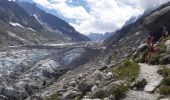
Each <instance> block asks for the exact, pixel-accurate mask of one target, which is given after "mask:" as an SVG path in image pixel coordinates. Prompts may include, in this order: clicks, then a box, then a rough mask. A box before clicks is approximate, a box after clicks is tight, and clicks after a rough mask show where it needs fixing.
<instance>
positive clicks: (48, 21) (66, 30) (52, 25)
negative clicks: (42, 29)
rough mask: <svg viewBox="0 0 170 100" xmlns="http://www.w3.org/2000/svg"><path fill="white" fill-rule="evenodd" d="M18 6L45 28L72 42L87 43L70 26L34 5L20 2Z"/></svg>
mask: <svg viewBox="0 0 170 100" xmlns="http://www.w3.org/2000/svg"><path fill="white" fill-rule="evenodd" d="M19 5H20V6H21V7H22V8H23V9H25V10H26V11H27V12H28V13H29V15H31V16H35V17H36V18H37V20H38V21H39V22H40V23H41V24H42V25H44V26H46V27H47V28H49V29H51V30H54V31H56V32H60V34H63V35H65V36H68V38H70V39H71V40H72V41H77V42H78V41H89V40H90V39H89V38H88V37H86V36H84V35H83V34H80V33H79V32H77V31H76V30H75V29H74V28H73V27H72V26H70V25H69V24H68V23H67V22H65V21H64V20H62V19H60V18H58V17H56V16H54V15H52V14H49V13H46V12H45V11H43V10H41V9H40V8H38V7H37V6H36V5H35V4H31V3H27V2H21V3H19ZM30 8H31V9H30Z"/></svg>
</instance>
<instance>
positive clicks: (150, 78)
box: [124, 64, 163, 100]
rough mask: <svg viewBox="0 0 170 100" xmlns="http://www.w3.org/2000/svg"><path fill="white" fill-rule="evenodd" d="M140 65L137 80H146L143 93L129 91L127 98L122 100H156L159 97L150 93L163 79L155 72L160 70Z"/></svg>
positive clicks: (153, 66)
mask: <svg viewBox="0 0 170 100" xmlns="http://www.w3.org/2000/svg"><path fill="white" fill-rule="evenodd" d="M139 65H140V74H139V77H138V79H142V78H145V79H146V80H147V82H148V83H147V85H146V86H145V88H144V91H133V90H130V91H129V92H128V93H127V97H126V98H125V99H124V100H157V99H158V97H159V94H158V93H156V92H155V93H150V92H151V91H153V90H154V89H155V88H156V87H157V86H158V85H159V84H160V82H161V80H162V79H163V77H162V76H160V75H159V74H158V73H157V71H158V70H159V69H160V68H161V67H160V66H156V65H147V64H139Z"/></svg>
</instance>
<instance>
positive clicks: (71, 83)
mask: <svg viewBox="0 0 170 100" xmlns="http://www.w3.org/2000/svg"><path fill="white" fill-rule="evenodd" d="M68 84H69V85H70V86H73V87H75V86H76V85H77V82H76V81H75V80H72V81H70V82H69V83H68Z"/></svg>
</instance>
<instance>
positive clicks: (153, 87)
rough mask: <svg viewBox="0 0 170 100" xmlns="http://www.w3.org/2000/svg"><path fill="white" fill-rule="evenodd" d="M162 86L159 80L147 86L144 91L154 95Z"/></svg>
mask: <svg viewBox="0 0 170 100" xmlns="http://www.w3.org/2000/svg"><path fill="white" fill-rule="evenodd" d="M160 84H161V81H160V80H158V81H156V82H153V83H150V84H148V85H146V86H145V88H144V90H145V91H146V92H149V93H152V92H154V90H155V89H156V88H157V87H158V86H159V85H160Z"/></svg>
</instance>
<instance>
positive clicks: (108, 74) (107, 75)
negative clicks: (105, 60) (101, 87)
mask: <svg viewBox="0 0 170 100" xmlns="http://www.w3.org/2000/svg"><path fill="white" fill-rule="evenodd" d="M113 77H114V73H112V72H108V73H107V74H106V79H107V80H110V79H112V78H113Z"/></svg>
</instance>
